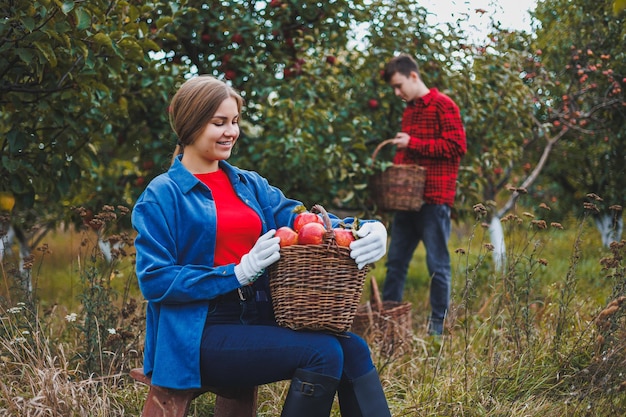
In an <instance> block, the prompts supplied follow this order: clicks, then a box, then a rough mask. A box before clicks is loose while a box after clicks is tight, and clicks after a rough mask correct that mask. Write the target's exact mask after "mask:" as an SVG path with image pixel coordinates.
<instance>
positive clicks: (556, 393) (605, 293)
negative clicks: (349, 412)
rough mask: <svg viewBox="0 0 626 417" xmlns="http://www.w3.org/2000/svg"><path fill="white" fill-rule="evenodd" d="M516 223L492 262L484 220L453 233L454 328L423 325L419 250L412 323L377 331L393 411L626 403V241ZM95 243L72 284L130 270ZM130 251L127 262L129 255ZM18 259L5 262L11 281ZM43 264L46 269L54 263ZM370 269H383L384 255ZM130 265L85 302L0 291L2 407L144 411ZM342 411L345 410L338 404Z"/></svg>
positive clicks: (563, 412)
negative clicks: (431, 330)
mask: <svg viewBox="0 0 626 417" xmlns="http://www.w3.org/2000/svg"><path fill="white" fill-rule="evenodd" d="M513 223H515V225H511V228H510V230H508V233H509V235H510V236H512V237H511V239H512V240H510V241H509V242H507V243H508V246H509V248H511V249H510V253H509V254H508V256H509V260H510V261H509V267H508V268H507V269H506V270H504V271H494V270H493V267H492V265H491V260H490V253H489V247H488V246H486V245H485V241H486V236H485V235H484V229H483V228H482V227H481V225H480V222H477V224H476V226H475V227H473V228H466V229H465V231H464V233H458V234H456V235H455V236H456V237H454V238H453V241H452V242H451V247H453V248H461V249H462V250H457V251H455V252H454V265H455V268H454V276H453V281H454V288H453V304H452V307H451V309H450V315H449V317H448V322H447V328H446V333H445V336H443V337H430V336H428V335H427V333H426V319H427V316H428V304H427V296H425V294H427V291H428V283H427V281H424V279H423V275H424V271H423V269H425V267H424V266H423V254H420V253H419V252H418V254H417V255H416V257H415V259H414V262H413V263H412V265H411V269H410V272H409V276H410V277H411V280H412V281H411V283H410V284H411V285H410V291H409V292H408V293H407V295H408V297H409V300H410V301H411V302H412V304H413V310H412V322H413V325H412V329H411V335H412V336H411V338H410V339H408V340H407V341H406V343H405V345H403V349H399V350H397V351H395V353H393V354H389V353H388V350H385V354H383V353H381V352H382V350H381V349H382V348H381V347H380V346H379V345H377V344H375V343H372V349H373V350H372V355H373V359H374V361H375V363H376V365H377V367H378V369H379V371H380V376H381V380H382V382H383V386H384V388H385V391H386V393H387V396H388V400H389V404H390V407H391V410H392V415H394V417H400V416H424V417H426V416H428V417H430V416H432V417H435V416H464V417H465V416H466V417H479V416H480V417H500V416H502V417H505V416H506V417H523V416H542V417H562V416H598V417H604V416H607V417H608V416H615V415H623V414H624V413H626V397H625V396H624V390H625V389H626V297H625V296H626V293H625V292H626V273H625V272H624V271H625V267H624V264H623V257H624V255H625V254H626V248H625V246H626V243H625V242H621V243H619V244H618V243H616V244H615V245H614V246H613V247H612V248H611V250H606V249H602V248H600V247H599V243H598V239H597V238H596V237H595V235H594V231H593V228H592V227H590V226H589V225H587V224H585V222H584V221H583V223H582V224H580V223H576V224H572V225H570V228H569V229H568V228H567V227H566V228H565V231H561V232H556V231H550V230H548V231H538V230H537V229H536V228H533V227H532V226H529V222H528V221H520V222H519V223H518V222H513ZM579 226H580V227H579ZM513 239H514V240H513ZM80 241H81V242H84V240H83V239H80ZM60 242H62V239H61V240H60ZM58 244H62V243H59V242H53V243H50V247H52V248H54V245H58ZM91 250H92V249H91V247H90V246H89V244H86V245H85V246H82V245H80V248H79V249H78V253H77V254H76V255H75V256H76V257H77V259H78V258H80V259H81V261H80V264H81V267H82V268H86V266H87V264H88V262H87V260H88V259H93V262H94V263H93V265H91V266H95V267H96V268H94V269H90V271H91V272H90V273H89V274H87V275H88V276H89V279H90V280H88V281H87V282H75V283H73V284H72V285H74V286H76V288H80V290H76V291H75V295H76V294H82V295H83V296H84V295H89V294H91V292H89V291H87V292H86V291H85V289H86V288H87V289H89V288H91V287H90V285H93V284H94V283H95V284H97V285H103V286H105V287H106V285H108V284H107V282H108V281H107V280H109V279H112V280H115V279H118V278H119V275H116V274H114V273H111V271H115V270H116V269H117V268H115V267H113V268H111V266H104V265H103V264H102V263H100V262H101V260H100V259H98V258H97V257H92V256H91ZM120 261H121V262H122V264H121V265H119V264H118V266H123V268H127V265H128V263H127V262H128V259H120ZM78 263H79V262H78V261H76V262H75V264H78ZM381 264H382V263H381ZM9 270H10V267H6V268H5V267H4V266H3V269H2V271H3V272H2V273H3V280H4V281H5V282H10V281H11V278H12V277H11V276H10V275H9V274H8V273H7V271H9ZM117 270H119V269H117ZM38 271H39V273H42V274H44V275H45V273H46V265H45V263H44V264H43V265H42V267H41V268H40V269H39V270H38ZM79 272H80V274H83V275H84V274H85V271H84V270H83V271H79ZM77 274H78V273H77ZM373 274H374V275H375V277H376V278H377V280H378V282H379V284H380V283H382V278H383V274H384V268H377V269H374V270H373ZM124 278H125V279H126V283H124V284H123V285H121V286H120V288H122V291H123V292H124V294H123V296H121V297H119V298H117V297H114V298H111V299H109V298H106V297H104V298H102V294H99V295H98V297H100V298H98V297H95V296H91V298H89V297H87V298H86V299H83V301H82V302H81V303H80V305H79V306H78V307H79V308H76V307H77V306H76V305H74V306H73V307H72V308H67V307H66V306H64V305H61V304H59V305H54V303H45V307H43V308H42V307H39V304H38V303H37V302H33V303H21V304H18V303H15V302H13V303H10V304H9V303H7V302H1V303H0V306H1V307H0V317H1V326H0V368H1V369H0V373H1V375H2V377H1V379H0V416H102V417H112V416H136V415H139V414H140V410H141V407H142V404H143V401H144V399H145V395H146V387H144V386H142V385H139V384H136V383H134V382H133V381H131V380H130V378H129V377H128V376H127V372H128V370H129V368H130V367H134V366H139V365H140V364H141V338H142V334H141V332H142V330H141V326H142V320H141V317H140V315H141V313H142V307H143V306H142V305H141V303H137V302H136V301H135V299H134V298H133V296H136V294H135V293H133V291H135V290H134V289H133V288H131V287H132V285H135V284H134V283H133V284H130V283H131V281H132V279H133V277H132V276H129V275H128V273H127V274H126V275H125V277H124ZM40 281H41V279H40ZM122 282H124V281H122ZM90 283H91V284H90ZM109 294H113V292H111V293H106V294H105V295H107V296H108V295H109ZM368 297H369V294H368V290H367V289H366V291H365V293H364V299H366V298H368ZM13 300H15V298H13ZM107 302H109V303H110V304H111V305H107V306H102V305H100V304H98V303H107ZM51 305H52V307H51ZM85 305H88V306H89V308H87V307H85ZM105 307H106V308H105ZM110 307H115V308H114V309H111V308H110ZM103 311H104V312H106V313H107V314H109V313H112V312H113V313H115V314H116V316H115V317H114V318H115V320H116V322H115V324H110V323H109V324H107V326H108V327H104V328H101V329H100V330H98V332H97V333H90V336H89V337H92V338H95V339H94V340H91V342H90V343H89V346H92V347H96V348H97V352H96V354H97V356H98V357H96V358H91V360H92V361H95V362H94V363H97V364H98V365H99V366H97V367H95V371H94V370H91V371H88V370H87V368H86V365H85V363H86V357H85V355H86V350H85V346H86V340H87V336H86V334H85V331H86V329H87V326H86V325H85V323H87V322H88V320H87V316H88V315H89V314H95V315H98V314H101V313H100V312H103ZM90 312H91V313H90ZM72 313H73V314H74V316H72ZM98 319H103V318H102V317H98ZM96 322H97V321H96ZM97 323H98V322H97ZM111 326H112V327H111ZM109 330H114V331H112V332H110V331H109ZM92 353H93V352H92ZM287 389H288V382H287V381H283V382H279V383H274V384H269V385H266V386H263V387H260V390H259V415H260V416H278V415H280V410H281V407H282V403H283V400H284V398H285V396H286V393H287ZM213 399H214V397H213V396H212V394H207V395H204V396H202V397H200V398H198V399H197V400H195V401H194V404H193V406H192V410H191V412H190V415H192V416H208V415H211V414H212V404H213ZM332 415H333V416H335V417H337V416H339V409H338V407H337V405H335V407H334V408H333V414H332Z"/></svg>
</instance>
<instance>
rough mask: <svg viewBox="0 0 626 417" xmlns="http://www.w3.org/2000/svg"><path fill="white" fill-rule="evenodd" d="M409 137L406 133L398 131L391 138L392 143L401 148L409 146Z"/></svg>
mask: <svg viewBox="0 0 626 417" xmlns="http://www.w3.org/2000/svg"><path fill="white" fill-rule="evenodd" d="M410 139H411V137H410V136H409V134H408V133H404V132H398V133H396V136H395V137H394V138H393V142H392V143H393V144H394V145H396V146H397V147H398V148H400V149H403V148H406V147H407V146H409V140H410Z"/></svg>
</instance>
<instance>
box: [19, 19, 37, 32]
mask: <svg viewBox="0 0 626 417" xmlns="http://www.w3.org/2000/svg"><path fill="white" fill-rule="evenodd" d="M22 24H23V25H24V27H25V28H26V29H27V30H28V31H29V32H32V31H33V29H35V19H33V18H32V17H25V18H24V19H22Z"/></svg>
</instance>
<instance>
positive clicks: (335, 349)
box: [303, 334, 344, 378]
mask: <svg viewBox="0 0 626 417" xmlns="http://www.w3.org/2000/svg"><path fill="white" fill-rule="evenodd" d="M311 336H313V337H311V338H310V340H309V341H308V343H307V348H306V351H308V352H309V353H308V355H307V358H306V364H305V365H304V366H303V368H304V369H307V370H309V371H312V372H317V373H320V374H324V375H328V376H333V377H335V378H340V377H341V374H342V372H343V363H344V351H343V348H342V346H341V344H340V343H339V341H338V340H337V338H335V337H333V336H331V335H327V334H311Z"/></svg>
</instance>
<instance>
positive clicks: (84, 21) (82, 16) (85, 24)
mask: <svg viewBox="0 0 626 417" xmlns="http://www.w3.org/2000/svg"><path fill="white" fill-rule="evenodd" d="M75 14H76V19H77V21H78V22H77V23H76V29H78V30H85V29H87V28H89V27H91V15H90V14H89V13H87V12H86V11H85V9H78V10H76V12H75Z"/></svg>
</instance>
